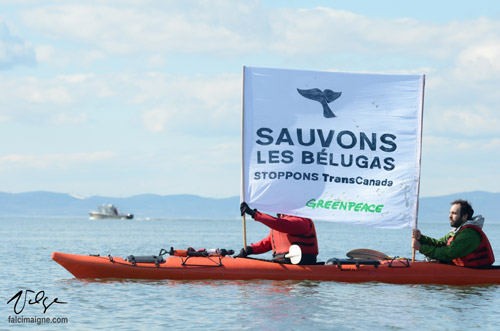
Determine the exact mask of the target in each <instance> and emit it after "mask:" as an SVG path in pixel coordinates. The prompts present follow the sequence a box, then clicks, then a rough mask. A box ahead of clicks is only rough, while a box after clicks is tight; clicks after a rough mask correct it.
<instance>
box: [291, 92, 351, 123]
mask: <svg viewBox="0 0 500 331" xmlns="http://www.w3.org/2000/svg"><path fill="white" fill-rule="evenodd" d="M297 91H298V92H299V94H300V95H301V96H303V97H304V98H307V99H311V100H314V101H317V102H319V103H320V104H321V106H323V116H325V118H333V117H336V116H335V114H334V113H333V111H332V110H331V109H330V107H329V106H328V104H329V103H331V102H333V101H335V100H337V99H338V98H340V96H341V95H342V92H334V91H332V90H329V89H325V90H323V91H321V90H320V89H319V88H313V89H309V90H301V89H297Z"/></svg>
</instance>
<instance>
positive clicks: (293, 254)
mask: <svg viewBox="0 0 500 331" xmlns="http://www.w3.org/2000/svg"><path fill="white" fill-rule="evenodd" d="M282 259H290V262H291V263H292V264H299V263H300V260H301V259H302V250H301V249H300V247H299V246H298V245H292V246H290V248H289V249H288V253H286V254H278V255H277V256H275V257H274V258H273V260H274V261H277V260H282Z"/></svg>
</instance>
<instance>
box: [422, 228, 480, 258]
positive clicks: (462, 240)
mask: <svg viewBox="0 0 500 331" xmlns="http://www.w3.org/2000/svg"><path fill="white" fill-rule="evenodd" d="M452 236H456V238H455V239H454V240H453V241H452V242H451V244H450V245H449V246H448V245H447V242H448V239H449V238H450V237H452ZM419 241H420V244H421V247H420V253H422V254H424V255H425V256H427V257H430V258H431V259H436V260H439V261H441V262H446V263H450V262H451V261H452V260H453V259H456V258H457V257H463V256H466V255H467V254H470V253H472V252H473V251H474V250H475V249H476V248H477V247H478V246H479V244H480V243H481V235H480V234H479V232H477V231H476V230H474V229H471V228H467V229H463V230H462V231H460V232H459V233H458V234H455V232H454V231H450V233H448V234H447V235H446V236H444V237H443V238H441V239H434V238H431V237H427V236H424V235H422V236H421V238H420V240H419Z"/></svg>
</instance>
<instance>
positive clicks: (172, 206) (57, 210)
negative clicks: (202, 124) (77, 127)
mask: <svg viewBox="0 0 500 331" xmlns="http://www.w3.org/2000/svg"><path fill="white" fill-rule="evenodd" d="M458 198H462V199H467V200H469V201H470V202H471V203H472V206H473V208H474V210H475V211H476V214H482V215H483V216H484V217H486V219H487V220H496V221H500V215H499V214H498V212H497V208H496V207H497V206H499V205H500V193H489V192H483V191H474V192H464V193H456V194H451V195H446V196H439V197H427V198H420V202H419V217H418V218H419V222H435V221H443V220H447V218H448V212H449V209H450V202H451V201H453V200H455V199H458ZM104 203H106V204H107V203H112V204H115V205H116V206H117V207H118V211H119V212H120V213H131V214H134V215H135V217H136V218H148V217H149V218H152V217H168V218H181V219H183V218H217V219H234V218H238V217H239V213H238V211H239V208H238V205H239V197H230V198H224V199H215V198H205V197H200V196H197V195H166V196H162V195H155V194H142V195H135V196H131V197H128V198H114V197H103V196H92V197H89V198H83V199H81V198H77V197H74V196H71V195H68V194H62V193H53V192H45V191H37V192H26V193H2V192H0V216H16V215H19V216H21V215H24V216H30V215H37V216H86V215H88V212H89V211H90V210H94V209H95V208H96V207H97V206H98V205H101V204H104Z"/></svg>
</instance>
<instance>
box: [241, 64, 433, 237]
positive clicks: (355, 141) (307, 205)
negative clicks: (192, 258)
mask: <svg viewBox="0 0 500 331" xmlns="http://www.w3.org/2000/svg"><path fill="white" fill-rule="evenodd" d="M243 77H244V78H243V81H244V88H243V89H244V91H243V169H242V182H243V183H242V185H243V187H242V197H241V198H242V200H243V201H246V202H247V203H248V204H249V205H250V207H252V208H257V209H258V210H261V211H263V212H274V213H283V214H290V215H297V216H304V217H309V218H312V219H315V220H326V221H336V222H350V223H360V224H365V225H368V226H375V227H388V228H403V227H414V226H415V224H416V218H417V203H418V191H419V179H420V153H421V139H422V138H421V136H422V111H423V92H424V76H423V75H381V74H354V73H341V72H317V71H302V70H284V69H270V68H253V67H244V73H243Z"/></svg>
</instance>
